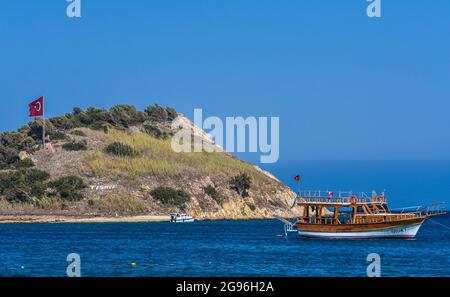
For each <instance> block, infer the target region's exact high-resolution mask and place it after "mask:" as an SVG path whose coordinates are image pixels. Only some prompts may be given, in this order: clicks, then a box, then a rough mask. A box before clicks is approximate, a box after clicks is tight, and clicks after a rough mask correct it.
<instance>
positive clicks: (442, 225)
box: [427, 218, 450, 230]
mask: <svg viewBox="0 0 450 297" xmlns="http://www.w3.org/2000/svg"><path fill="white" fill-rule="evenodd" d="M427 220H430V221H431V222H433V223H435V224H438V225H439V226H442V227H444V228H445V229H447V230H450V228H449V227H447V226H445V225H444V224H441V223H439V222H436V221H435V220H433V219H430V218H427Z"/></svg>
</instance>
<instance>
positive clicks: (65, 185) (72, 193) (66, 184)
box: [48, 175, 86, 201]
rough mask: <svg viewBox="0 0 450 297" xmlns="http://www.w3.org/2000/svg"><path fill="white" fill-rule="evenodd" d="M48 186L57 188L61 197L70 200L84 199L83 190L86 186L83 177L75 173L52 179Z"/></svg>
mask: <svg viewBox="0 0 450 297" xmlns="http://www.w3.org/2000/svg"><path fill="white" fill-rule="evenodd" d="M48 186H49V187H50V188H53V189H55V190H56V193H57V194H58V195H59V197H60V198H61V199H64V200H68V201H79V200H81V199H83V194H82V190H84V189H85V188H86V185H85V183H84V182H83V179H81V178H80V177H78V176H74V175H70V176H65V177H62V178H60V179H57V180H55V181H52V182H50V183H49V184H48Z"/></svg>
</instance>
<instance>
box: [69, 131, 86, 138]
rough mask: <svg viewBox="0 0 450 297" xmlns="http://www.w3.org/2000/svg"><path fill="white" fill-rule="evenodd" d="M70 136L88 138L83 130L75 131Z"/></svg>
mask: <svg viewBox="0 0 450 297" xmlns="http://www.w3.org/2000/svg"><path fill="white" fill-rule="evenodd" d="M70 134H72V135H75V136H81V137H86V136H87V135H86V133H84V132H83V131H81V130H73V131H72V132H70Z"/></svg>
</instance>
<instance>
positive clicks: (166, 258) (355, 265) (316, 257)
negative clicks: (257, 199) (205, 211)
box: [0, 215, 450, 276]
mask: <svg viewBox="0 0 450 297" xmlns="http://www.w3.org/2000/svg"><path fill="white" fill-rule="evenodd" d="M437 223H439V224H442V225H444V226H450V216H448V215H446V216H443V217H436V218H433V221H427V222H425V223H424V225H423V226H422V228H421V230H420V231H419V233H418V236H417V237H416V238H415V239H412V240H404V239H365V240H330V239H328V240H327V239H302V238H300V237H298V236H297V235H290V236H289V237H284V236H280V235H281V234H282V233H283V232H282V230H283V224H282V223H281V222H279V221H277V220H255V221H205V222H195V223H185V224H174V223H92V224H7V225H0V238H1V240H0V276H66V268H67V265H68V264H70V263H69V262H67V259H66V258H67V255H68V254H70V253H78V254H79V255H80V258H81V275H82V276H366V270H367V265H368V264H370V262H367V256H368V254H371V253H377V254H379V255H380V257H381V275H382V276H450V267H449V263H450V245H449V239H450V230H448V229H446V228H444V227H443V226H441V225H439V224H437ZM131 263H135V264H133V265H132V264H131Z"/></svg>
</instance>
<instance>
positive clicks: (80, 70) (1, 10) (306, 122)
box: [0, 0, 450, 163]
mask: <svg viewBox="0 0 450 297" xmlns="http://www.w3.org/2000/svg"><path fill="white" fill-rule="evenodd" d="M81 3H82V18H81V19H69V18H68V17H67V16H66V6H67V2H66V1H64V0H47V1H36V0H22V1H6V0H0V70H1V71H0V86H1V92H0V102H1V108H0V130H1V131H5V130H12V129H16V128H18V127H19V126H20V125H22V124H25V123H26V122H27V121H28V117H27V103H28V102H29V101H31V100H32V99H35V98H36V97H37V96H39V95H42V94H43V95H45V96H46V98H47V115H48V116H57V115H60V114H63V113H65V112H68V111H71V109H72V107H74V106H80V107H83V108H86V107H88V106H91V105H92V106H96V107H105V108H109V107H111V106H112V105H115V104H118V103H129V104H134V105H137V106H138V107H140V108H144V107H146V106H148V105H151V104H153V103H159V104H160V105H165V106H172V107H175V108H176V109H177V110H178V111H180V112H182V113H184V114H185V115H187V116H188V117H191V118H192V116H193V109H194V108H203V110H204V114H205V116H209V115H214V116H219V117H225V116H238V115H241V116H279V117H280V125H281V127H280V128H281V144H280V153H281V155H280V162H281V163H288V162H294V161H299V160H300V161H301V160H322V161H327V160H330V161H370V160H403V161H408V160H421V161H439V162H440V161H449V160H450V137H449V127H450V116H449V110H450V1H448V0H433V1H429V0H396V1H392V0H383V1H382V18H381V19H370V18H368V17H367V16H366V13H365V11H366V6H367V2H366V1H365V0H346V1H336V0H320V1H318V0H303V1H302V0H292V1H287V0H277V1H275V0H145V1H144V0H133V1H116V0H109V1H107V0H81ZM246 158H247V159H248V160H251V161H255V160H257V158H255V157H254V156H247V157H246Z"/></svg>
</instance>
